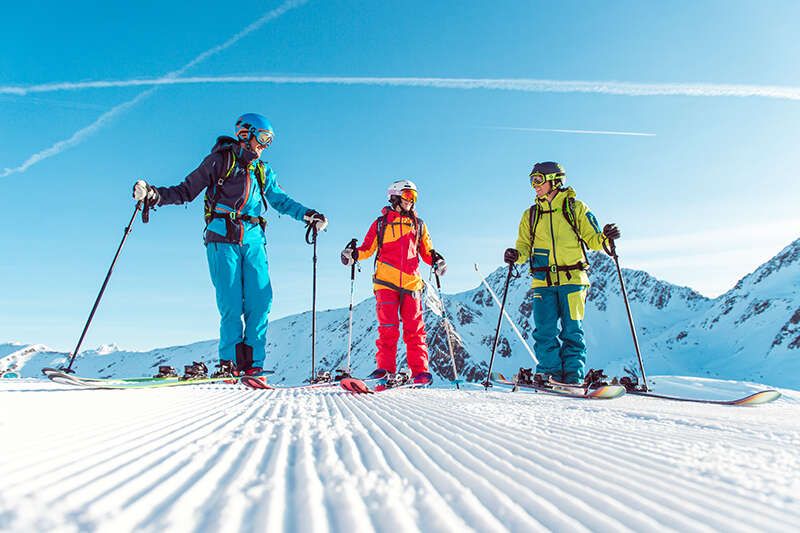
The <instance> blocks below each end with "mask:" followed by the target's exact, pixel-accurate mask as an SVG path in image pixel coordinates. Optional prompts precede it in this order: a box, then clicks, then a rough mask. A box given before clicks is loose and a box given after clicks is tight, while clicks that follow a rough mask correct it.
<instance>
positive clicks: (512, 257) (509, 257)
mask: <svg viewBox="0 0 800 533" xmlns="http://www.w3.org/2000/svg"><path fill="white" fill-rule="evenodd" d="M517 259H519V252H518V251H517V249H516V248H506V251H505V253H504V254H503V261H505V262H506V263H508V264H509V265H513V264H514V263H516V262H517Z"/></svg>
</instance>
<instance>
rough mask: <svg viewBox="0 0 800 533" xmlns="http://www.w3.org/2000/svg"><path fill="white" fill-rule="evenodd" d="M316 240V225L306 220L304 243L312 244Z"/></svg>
mask: <svg viewBox="0 0 800 533" xmlns="http://www.w3.org/2000/svg"><path fill="white" fill-rule="evenodd" d="M316 242H317V227H316V226H315V225H314V223H313V222H311V221H309V222H306V244H310V245H314V244H316Z"/></svg>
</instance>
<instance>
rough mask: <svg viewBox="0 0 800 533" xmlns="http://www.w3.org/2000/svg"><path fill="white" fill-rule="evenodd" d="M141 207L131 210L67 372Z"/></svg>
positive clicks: (66, 370)
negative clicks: (128, 220)
mask: <svg viewBox="0 0 800 533" xmlns="http://www.w3.org/2000/svg"><path fill="white" fill-rule="evenodd" d="M141 209H142V202H141V201H139V202H136V208H135V209H134V210H133V216H131V220H130V222H128V225H127V226H126V227H125V231H124V233H123V235H122V241H120V243H119V246H118V247H117V253H116V254H114V259H113V260H112V261H111V266H110V267H108V272H107V273H106V279H105V280H104V281H103V286H102V287H100V292H99V293H98V294H97V299H95V301H94V305H93V306H92V311H91V312H90V313H89V319H88V320H86V324H85V325H84V326H83V331H82V332H81V336H80V338H79V339H78V344H77V345H76V346H75V349H74V350H73V351H72V356H71V357H70V359H69V365H67V368H64V369H63V371H64V372H66V373H68V374H74V373H75V371H74V370H72V364H73V363H74V362H75V357H77V356H78V350H80V348H81V344H83V339H84V337H86V332H87V331H89V325H90V324H91V323H92V319H93V318H94V313H95V311H97V306H98V305H100V300H101V299H102V298H103V293H105V292H106V286H107V285H108V280H109V279H111V273H112V272H113V271H114V265H115V264H116V262H117V258H118V257H119V253H120V252H121V251H122V246H123V245H124V244H125V241H126V240H127V239H128V235H130V233H131V228H132V227H133V222H134V220H136V215H138V214H139V211H140V210H141Z"/></svg>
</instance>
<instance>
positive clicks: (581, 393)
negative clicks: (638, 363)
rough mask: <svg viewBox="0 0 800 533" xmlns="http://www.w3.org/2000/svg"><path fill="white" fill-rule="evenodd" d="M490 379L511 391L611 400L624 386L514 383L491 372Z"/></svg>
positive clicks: (618, 395)
mask: <svg viewBox="0 0 800 533" xmlns="http://www.w3.org/2000/svg"><path fill="white" fill-rule="evenodd" d="M491 381H492V382H493V383H496V384H498V385H504V386H508V387H512V391H514V390H521V391H535V392H543V393H545V394H552V395H555V396H561V397H565V398H582V399H587V400H612V399H614V398H619V397H620V396H624V395H625V387H623V386H622V385H602V386H600V387H597V388H594V389H592V388H585V387H583V386H580V385H567V384H564V383H558V382H555V381H550V382H548V385H546V386H542V385H536V384H528V383H516V382H514V381H511V380H509V379H507V378H506V377H505V376H504V375H503V374H500V373H496V372H493V373H492V375H491Z"/></svg>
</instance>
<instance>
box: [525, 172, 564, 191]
mask: <svg viewBox="0 0 800 533" xmlns="http://www.w3.org/2000/svg"><path fill="white" fill-rule="evenodd" d="M563 177H564V173H563V172H553V173H552V174H542V173H541V172H531V185H532V186H534V187H541V186H542V185H544V182H546V181H553V180H557V179H559V178H563Z"/></svg>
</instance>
